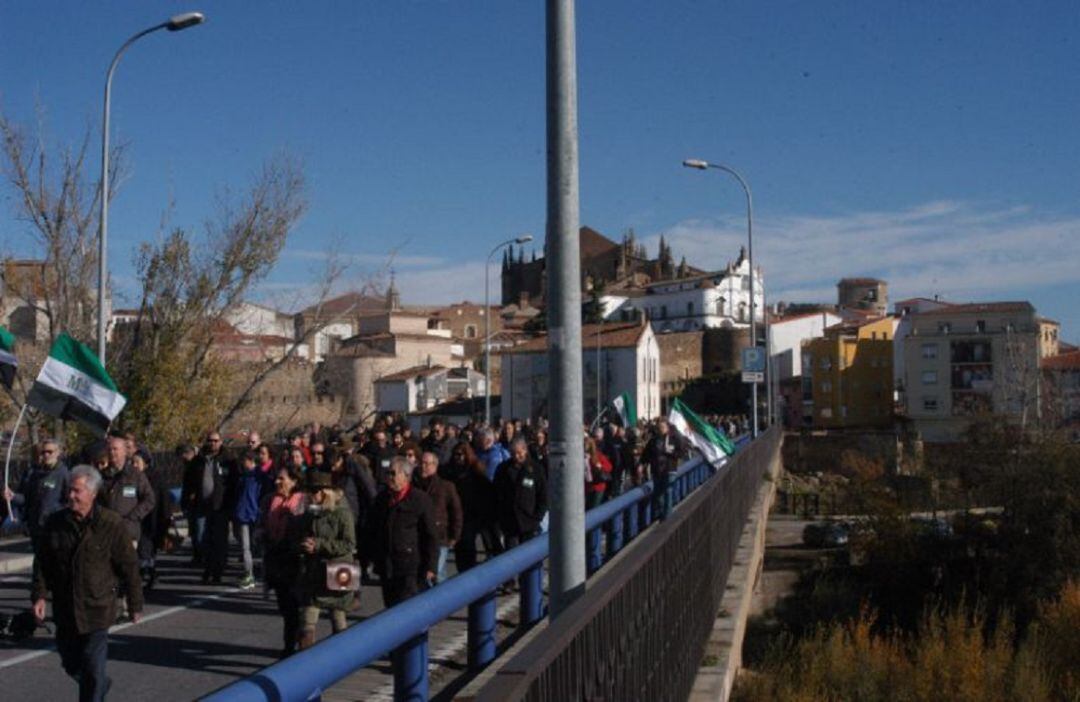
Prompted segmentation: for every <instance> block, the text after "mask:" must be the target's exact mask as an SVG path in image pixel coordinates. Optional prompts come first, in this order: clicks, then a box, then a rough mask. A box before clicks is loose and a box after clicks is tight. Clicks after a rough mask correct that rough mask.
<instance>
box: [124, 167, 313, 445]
mask: <svg viewBox="0 0 1080 702" xmlns="http://www.w3.org/2000/svg"><path fill="white" fill-rule="evenodd" d="M306 207H307V200H306V194H305V183H304V176H303V172H302V169H301V167H300V166H299V164H297V163H296V162H295V161H294V160H292V159H290V158H288V157H284V156H283V157H278V158H276V159H273V160H271V161H269V162H268V163H267V164H266V165H265V166H264V167H263V168H262V170H261V171H260V172H259V174H258V175H257V176H256V177H255V179H254V181H253V183H252V185H251V187H250V190H249V191H248V192H247V193H245V194H244V195H242V196H241V197H239V198H237V197H234V196H232V195H231V194H229V193H225V194H223V195H222V196H221V197H220V198H219V200H218V207H217V212H216V215H215V217H214V218H213V219H212V220H210V221H209V222H207V224H206V228H205V234H204V236H203V237H201V238H198V239H196V238H195V237H193V236H192V235H191V234H190V233H189V232H187V231H185V230H183V229H174V230H173V231H172V232H171V233H169V234H168V235H167V236H164V237H162V238H160V239H159V241H157V242H155V243H147V244H144V245H143V246H142V248H141V250H140V253H139V256H138V259H137V261H136V268H137V270H138V275H139V281H140V285H141V291H140V302H139V311H138V314H137V316H136V319H135V320H134V321H133V322H131V323H130V324H128V325H126V326H125V328H124V329H123V330H118V332H119V333H118V335H117V336H118V337H119V338H118V343H119V344H121V345H122V347H123V351H122V352H121V353H119V354H117V353H114V354H113V355H114V357H115V356H118V355H119V356H120V357H121V358H122V359H123V362H122V364H121V367H120V369H119V376H120V379H121V381H122V385H123V387H124V388H125V389H126V390H127V392H128V393H129V400H130V403H129V408H128V410H127V411H125V414H124V416H123V421H124V423H125V425H127V426H131V427H133V428H135V429H136V431H138V432H140V433H141V434H142V435H144V436H145V437H146V439H147V440H148V441H151V442H155V441H156V442H162V443H164V442H172V441H175V440H178V439H180V438H184V437H188V436H192V435H196V434H198V433H200V432H202V431H205V430H206V429H209V428H211V427H213V426H215V425H216V421H217V419H218V418H219V417H220V416H221V412H222V411H223V410H224V408H226V407H228V406H229V404H230V402H231V400H230V397H229V393H230V392H231V387H232V383H231V382H230V377H229V376H230V372H231V371H230V369H228V368H226V367H224V365H223V364H222V363H221V362H220V361H218V360H217V359H215V358H213V356H212V354H211V349H212V346H213V343H214V338H215V333H216V332H218V331H220V330H221V328H222V325H223V324H224V316H225V314H226V312H227V311H228V310H229V309H230V308H231V307H233V306H234V305H236V304H237V303H239V302H240V301H242V300H243V299H244V297H245V296H246V295H248V294H249V293H250V292H251V290H252V288H253V286H254V285H256V284H257V283H258V282H260V281H261V280H263V279H264V278H265V277H266V276H267V275H268V274H269V272H270V271H271V270H272V269H273V267H274V265H275V264H276V263H277V262H278V259H279V258H280V255H281V251H282V250H283V248H284V246H285V242H286V240H287V238H288V235H289V232H290V231H291V229H292V228H293V226H294V225H295V224H296V222H297V220H299V218H300V217H301V215H302V214H303V212H304V211H305V209H306Z"/></svg>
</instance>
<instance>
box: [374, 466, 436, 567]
mask: <svg viewBox="0 0 1080 702" xmlns="http://www.w3.org/2000/svg"><path fill="white" fill-rule="evenodd" d="M391 497H393V494H392V493H391V492H390V491H389V490H384V491H382V492H381V493H379V494H378V496H377V497H376V498H375V505H374V507H373V508H372V510H371V515H370V518H369V519H368V533H369V546H370V549H371V560H372V562H373V564H374V566H375V572H376V573H378V574H379V576H380V577H383V578H398V577H402V576H409V575H414V576H419V575H422V574H424V573H427V572H429V571H434V570H435V565H436V564H437V562H438V559H439V542H438V539H437V537H436V533H435V515H434V512H433V510H432V507H431V500H430V499H429V498H428V496H427V495H425V494H424V492H423V491H422V490H418V489H416V488H415V487H410V489H409V493H408V494H407V495H406V496H405V498H404V499H403V500H400V501H398V502H395V503H393V504H391Z"/></svg>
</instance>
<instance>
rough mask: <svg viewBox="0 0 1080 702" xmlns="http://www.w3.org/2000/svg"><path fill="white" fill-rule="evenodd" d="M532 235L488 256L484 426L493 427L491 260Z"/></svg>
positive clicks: (485, 265)
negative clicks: (489, 300) (503, 250)
mask: <svg viewBox="0 0 1080 702" xmlns="http://www.w3.org/2000/svg"><path fill="white" fill-rule="evenodd" d="M532 240H533V238H532V234H524V235H522V236H519V237H518V238H516V239H507V240H506V241H504V242H502V243H501V244H498V245H496V246H495V248H493V249H492V250H491V253H489V254H488V257H487V263H485V264H484V375H485V378H484V424H486V425H487V426H489V427H490V426H491V304H490V303H489V302H488V299H489V297H490V294H491V259H492V257H494V256H495V252H496V251H498V250H499V249H501V248H502V247H504V246H509V245H510V244H527V243H529V242H530V241H532Z"/></svg>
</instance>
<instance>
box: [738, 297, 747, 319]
mask: <svg viewBox="0 0 1080 702" xmlns="http://www.w3.org/2000/svg"><path fill="white" fill-rule="evenodd" d="M739 321H740V322H745V321H746V303H745V302H740V303H739Z"/></svg>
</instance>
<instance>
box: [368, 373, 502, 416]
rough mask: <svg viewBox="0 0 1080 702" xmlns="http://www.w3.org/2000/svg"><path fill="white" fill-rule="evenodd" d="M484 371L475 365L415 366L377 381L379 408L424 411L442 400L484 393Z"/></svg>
mask: <svg viewBox="0 0 1080 702" xmlns="http://www.w3.org/2000/svg"><path fill="white" fill-rule="evenodd" d="M484 382H485V381H484V375H483V373H478V372H477V371H474V370H472V369H471V368H446V367H444V366H414V367H412V368H406V369H405V370H402V371H398V372H396V373H390V374H388V375H384V376H382V377H380V378H379V379H378V380H376V381H375V405H376V407H377V409H378V411H379V412H400V413H402V414H409V413H413V412H423V411H426V410H429V409H432V408H433V407H436V406H438V405H440V404H442V403H445V402H448V401H451V400H459V399H467V398H471V397H477V396H483V394H484Z"/></svg>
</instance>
